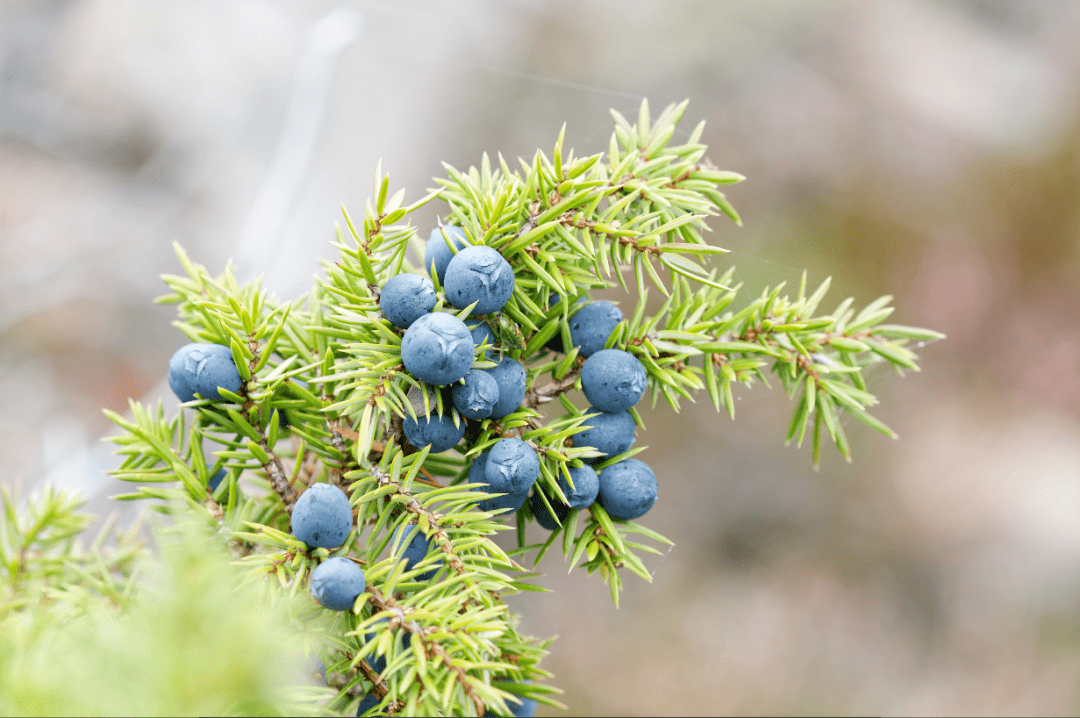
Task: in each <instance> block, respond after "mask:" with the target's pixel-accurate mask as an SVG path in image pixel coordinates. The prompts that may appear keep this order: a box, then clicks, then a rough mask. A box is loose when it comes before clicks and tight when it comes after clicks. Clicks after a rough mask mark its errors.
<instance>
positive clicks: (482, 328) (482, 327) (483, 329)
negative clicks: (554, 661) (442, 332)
mask: <svg viewBox="0 0 1080 718" xmlns="http://www.w3.org/2000/svg"><path fill="white" fill-rule="evenodd" d="M465 326H467V327H468V328H469V334H471V335H472V338H473V344H474V345H475V346H478V347H479V346H481V345H482V344H483V343H484V342H485V341H486V342H487V343H488V345H489V346H492V347H494V346H495V332H493V331H491V327H489V326H488V323H487V322H485V321H484V320H483V319H473V318H470V319H467V320H465ZM494 353H495V350H494V349H485V350H484V359H491V358H492V356H493V355H494Z"/></svg>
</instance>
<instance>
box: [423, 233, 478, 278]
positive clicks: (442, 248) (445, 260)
mask: <svg viewBox="0 0 1080 718" xmlns="http://www.w3.org/2000/svg"><path fill="white" fill-rule="evenodd" d="M444 233H445V236H444ZM448 240H449V241H450V242H453V244H454V249H456V250H457V251H459V252H460V251H461V250H462V249H464V248H465V247H468V246H469V240H468V238H467V237H466V236H465V230H463V229H462V228H461V227H455V226H453V225H446V226H444V227H442V228H439V227H436V228H435V229H433V230H431V236H430V237H429V238H428V243H427V247H425V248H424V269H426V270H427V271H428V272H429V273H430V272H431V271H432V270H431V264H432V262H434V263H435V274H436V275H437V276H438V277H439V284H442V283H443V279H444V278H445V277H446V265H448V264H450V260H451V259H453V258H454V250H452V249H450V245H449V244H447V241H448Z"/></svg>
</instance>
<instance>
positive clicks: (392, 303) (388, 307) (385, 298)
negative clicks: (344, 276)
mask: <svg viewBox="0 0 1080 718" xmlns="http://www.w3.org/2000/svg"><path fill="white" fill-rule="evenodd" d="M437 301H438V298H437V297H436V296H435V285H434V284H432V283H431V280H430V279H428V278H427V277H421V276H420V275H419V274H397V275H395V276H393V277H390V280H389V281H388V282H387V283H386V284H385V285H383V288H382V292H381V293H380V294H379V308H380V309H382V313H383V314H384V315H385V316H386V318H387V319H389V320H390V322H391V323H392V324H393V325H394V326H396V327H401V328H402V329H408V328H409V327H411V326H412V324H413V322H415V321H416V320H417V319H419V318H420V317H422V316H424V315H425V314H428V313H429V312H430V311H431V310H432V309H434V308H435V303H436V302H437Z"/></svg>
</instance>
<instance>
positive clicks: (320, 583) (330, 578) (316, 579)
mask: <svg viewBox="0 0 1080 718" xmlns="http://www.w3.org/2000/svg"><path fill="white" fill-rule="evenodd" d="M364 588H366V585H365V582H364V572H363V570H362V569H361V568H360V567H359V566H357V565H356V564H355V563H353V562H352V561H350V560H349V559H347V558H345V557H344V556H335V557H333V558H328V559H326V560H325V561H323V562H322V563H320V564H319V565H318V566H316V567H315V570H314V571H312V572H311V595H312V596H314V597H315V600H316V601H318V602H319V605H320V606H322V607H323V608H328V609H330V610H331V611H351V610H352V607H353V604H354V603H355V602H356V599H357V598H358V597H359V596H360V594H361V593H363V592H364Z"/></svg>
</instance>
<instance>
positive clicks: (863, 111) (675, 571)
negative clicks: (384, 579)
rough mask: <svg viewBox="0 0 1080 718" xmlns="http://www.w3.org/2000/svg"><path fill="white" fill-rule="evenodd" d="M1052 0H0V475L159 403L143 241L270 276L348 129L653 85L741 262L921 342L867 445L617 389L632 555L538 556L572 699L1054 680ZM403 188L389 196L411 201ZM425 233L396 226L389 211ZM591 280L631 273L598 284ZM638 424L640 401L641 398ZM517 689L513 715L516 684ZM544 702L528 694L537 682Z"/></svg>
mask: <svg viewBox="0 0 1080 718" xmlns="http://www.w3.org/2000/svg"><path fill="white" fill-rule="evenodd" d="M1077 37H1080V4H1077V3H1063V2H1052V1H1049V2H1048V1H1036V0H1030V1H1027V2H1023V3H1014V2H1006V1H1004V0H1001V1H998V0H963V1H961V0H953V1H948V2H946V1H942V2H924V1H920V0H913V1H910V2H900V1H871V2H863V1H855V0H851V1H846V2H841V1H824V0H822V1H811V0H804V1H802V2H788V1H781V0H768V1H764V0H752V1H749V0H748V1H746V2H682V1H679V2H676V1H673V0H669V1H667V2H663V3H660V2H632V1H628V0H604V1H600V0H591V1H582V0H577V1H566V2H540V1H539V0H534V1H527V0H517V1H511V0H504V1H501V2H496V1H494V0H487V1H482V0H464V1H457V2H451V1H450V0H433V1H430V2H419V1H415V0H413V1H410V0H399V1H390V0H387V1H386V2H348V1H347V0H336V1H334V2H328V1H326V0H317V1H311V2H304V3H298V2H286V1H284V0H172V1H171V2H168V3H158V2H145V1H144V2H138V1H135V0H66V1H60V0H53V1H42V2H30V1H28V0H23V1H21V2H20V1H18V0H9V1H8V2H5V3H3V4H0V469H2V481H3V483H5V484H18V485H21V486H22V487H23V488H24V490H26V489H31V488H33V487H35V486H40V485H41V482H43V481H51V482H55V483H58V484H60V485H64V486H75V487H79V488H81V489H82V490H84V491H86V492H87V493H88V494H89V495H91V496H92V497H94V502H93V505H94V506H95V507H97V508H98V509H100V510H107V509H108V508H109V505H108V501H107V499H106V498H105V497H107V496H108V494H109V493H112V492H114V491H115V487H113V486H111V485H110V484H109V483H108V482H106V481H105V480H104V479H103V478H102V476H101V472H102V470H103V469H104V468H107V465H108V452H107V450H106V449H104V448H103V445H102V444H101V443H100V441H99V438H100V437H101V436H103V435H106V434H107V433H109V431H110V425H109V423H108V422H107V421H106V420H105V418H104V417H103V416H102V413H101V408H102V407H107V408H110V409H114V410H117V411H122V410H124V409H125V407H126V402H127V399H128V397H135V398H140V397H141V398H144V399H148V400H156V398H157V397H158V396H163V397H164V398H165V400H166V401H173V398H172V396H171V395H170V394H168V390H167V388H166V387H165V385H164V384H163V383H162V379H163V377H164V374H165V367H166V366H167V362H168V359H169V357H170V356H171V354H172V352H173V351H174V350H175V349H176V348H177V347H179V346H180V345H181V344H183V343H184V342H185V339H184V337H183V336H182V334H181V333H180V332H179V331H178V330H176V329H174V328H173V327H171V325H170V321H171V319H172V312H171V309H170V308H169V307H158V306H156V305H154V304H153V303H152V299H153V298H154V297H155V296H157V295H159V294H162V293H164V291H165V290H164V286H163V284H162V283H161V282H160V280H159V275H161V274H162V273H177V272H179V271H180V270H179V266H178V264H177V262H176V260H175V258H174V255H173V252H172V248H171V244H172V242H174V241H178V242H181V243H182V244H183V245H184V246H185V247H186V248H187V250H188V252H189V253H190V254H191V255H192V257H193V258H194V259H195V260H196V261H199V262H201V263H203V264H205V265H207V266H208V267H210V268H211V269H215V270H216V269H220V268H221V267H223V265H224V263H225V261H226V260H227V259H229V258H233V259H235V260H236V261H237V263H238V265H239V266H240V268H241V271H242V272H243V273H246V274H247V275H248V276H254V275H255V274H257V273H263V274H264V276H265V280H266V284H267V285H268V286H269V287H270V288H271V289H272V290H273V291H275V292H276V293H277V294H278V295H279V296H282V297H291V296H295V295H298V294H300V293H302V292H304V291H306V290H307V289H308V288H309V287H310V285H311V282H312V277H313V275H314V274H316V273H317V272H318V262H317V257H319V256H322V257H330V256H332V255H331V252H332V250H331V247H330V246H329V241H330V240H331V238H332V233H333V227H334V223H335V222H336V221H338V219H339V217H340V210H339V204H340V203H342V202H343V203H344V204H345V205H346V206H348V207H352V208H355V210H356V211H360V210H361V208H362V207H363V204H364V202H365V200H366V198H367V197H368V196H369V194H370V193H371V189H372V188H371V178H372V176H373V172H374V168H375V166H376V164H377V162H378V161H379V160H380V159H381V160H382V163H383V168H384V170H387V171H389V172H390V174H391V180H392V184H393V185H394V186H395V187H402V186H404V187H406V188H407V197H411V198H417V197H419V196H420V195H421V194H422V193H423V191H424V190H425V189H427V188H429V187H431V186H433V182H432V180H431V177H432V176H434V175H437V174H440V173H441V164H440V163H441V161H444V160H445V161H447V162H449V163H451V164H453V165H455V166H458V167H467V166H468V165H469V164H470V163H475V162H477V161H478V159H479V156H480V154H481V152H483V151H488V152H490V153H495V152H502V153H503V154H504V155H505V156H507V157H508V158H512V157H515V156H519V155H521V156H529V155H531V154H532V153H533V152H534V151H535V148H536V147H538V146H539V147H543V148H545V149H549V148H550V147H551V145H552V144H553V142H554V139H555V137H556V135H557V133H558V131H559V128H560V126H561V125H562V123H563V122H564V121H565V122H566V123H567V143H568V145H571V146H573V147H575V148H576V149H577V151H578V152H579V153H580V154H588V153H592V152H597V151H602V150H604V149H606V146H607V139H608V136H609V134H610V131H611V130H610V128H611V123H610V118H609V116H608V113H607V110H608V108H609V107H614V108H617V109H619V110H620V111H622V112H623V113H624V114H628V115H631V114H632V113H633V112H634V111H635V110H636V108H637V105H638V103H639V102H640V100H641V98H642V97H648V98H649V100H650V102H651V104H652V106H653V108H654V110H656V111H658V110H659V109H661V108H662V107H663V106H664V105H665V104H667V103H669V102H674V101H679V100H682V99H684V98H690V100H691V103H690V107H689V109H688V111H687V115H686V119H685V120H684V123H685V130H686V131H687V133H688V132H689V130H690V129H692V127H693V125H694V124H695V123H696V122H697V121H698V120H699V119H705V120H707V122H708V124H707V127H706V130H705V135H704V141H705V142H707V143H708V144H709V145H710V147H711V150H710V157H711V159H712V160H713V161H714V162H715V163H716V164H717V165H719V166H720V167H722V168H724V169H731V170H735V171H738V172H741V173H743V174H745V175H747V176H748V177H749V181H747V182H745V183H743V184H741V185H737V186H735V187H734V188H732V190H731V192H730V193H729V197H730V198H731V199H732V201H733V202H734V203H735V205H736V207H737V208H738V209H739V210H740V212H741V213H742V216H743V219H744V222H745V226H744V227H743V228H741V229H740V228H736V227H735V226H734V225H732V224H731V223H729V222H727V221H726V220H720V219H717V220H716V221H714V222H713V223H712V227H713V229H714V230H715V233H714V235H713V236H714V237H715V242H716V243H717V244H720V245H722V246H725V247H727V248H729V249H731V250H732V253H731V254H729V255H725V256H724V257H723V258H722V261H723V262H725V263H733V264H735V265H736V266H737V267H738V278H739V279H740V280H741V281H742V282H744V284H745V285H746V287H747V289H748V293H751V294H752V293H756V292H757V291H759V290H760V288H761V287H762V286H763V285H765V284H775V283H777V282H779V281H788V282H794V281H797V280H798V277H799V275H800V273H801V271H802V269H803V268H804V267H805V268H807V269H808V270H809V273H810V279H811V281H812V282H817V281H820V280H822V279H824V278H825V276H828V275H831V276H832V277H833V288H834V289H833V290H832V294H831V299H830V300H829V301H827V302H826V304H835V303H838V302H839V301H840V300H841V299H843V298H844V297H846V296H849V295H850V296H854V297H855V298H856V300H857V302H858V303H860V304H865V303H866V302H868V301H870V300H872V299H873V298H875V297H877V296H878V295H880V294H892V295H895V296H896V303H897V305H898V307H899V309H898V311H897V312H896V314H895V315H894V319H895V320H896V321H897V322H899V323H904V324H913V325H921V326H929V327H932V328H934V329H937V330H940V331H943V332H945V333H946V334H948V335H949V338H948V340H947V341H944V342H939V343H936V344H933V345H930V346H927V347H925V349H923V350H922V358H923V363H924V371H923V372H921V373H920V374H909V375H908V376H907V377H905V378H903V379H901V378H900V377H898V376H896V375H895V374H894V373H892V372H891V370H888V369H883V370H881V371H878V372H875V373H873V375H872V377H871V384H872V387H871V388H872V389H873V390H875V391H876V392H878V393H879V395H880V396H881V399H882V404H881V405H880V407H879V408H878V412H877V413H878V415H879V416H881V417H882V418H883V419H884V420H886V421H887V422H888V423H889V424H890V425H891V426H892V427H893V428H895V429H896V430H897V431H898V433H899V434H900V440H899V441H896V442H893V441H889V440H887V439H885V438H884V437H882V436H880V435H878V434H876V433H873V432H871V431H870V430H869V429H867V428H865V427H863V426H862V425H861V424H858V423H854V424H852V425H849V426H848V432H849V435H850V436H851V440H852V444H853V448H854V452H855V462H854V463H853V464H852V465H847V464H845V463H844V462H843V461H842V460H840V459H839V457H838V456H837V455H835V453H830V452H826V453H825V455H824V460H823V462H822V466H821V470H820V471H819V472H815V471H813V469H812V467H811V460H810V456H809V452H808V451H807V450H805V449H803V450H801V451H800V450H796V449H795V448H794V447H791V448H784V446H783V438H784V431H785V429H786V425H787V418H788V416H789V415H790V411H791V409H792V406H791V405H790V404H789V402H788V400H787V398H786V397H785V396H784V394H783V392H781V391H779V390H778V389H774V390H772V391H770V390H769V389H767V388H765V387H763V386H758V387H755V388H754V389H753V390H744V391H742V392H740V393H738V399H739V404H738V405H737V406H738V414H737V418H736V421H734V422H733V421H731V420H730V419H729V418H727V417H726V415H717V414H716V413H714V411H713V410H712V408H711V406H710V405H708V402H707V400H706V399H705V398H704V397H703V401H702V402H701V403H699V404H697V405H694V406H687V407H684V409H683V411H682V413H680V414H678V415H673V414H672V412H671V411H670V410H669V409H667V408H666V407H663V406H661V407H658V409H657V410H655V411H653V412H647V413H646V416H645V418H646V421H647V423H648V426H649V428H648V431H647V432H642V433H639V439H638V442H639V445H648V446H649V447H650V448H649V451H648V452H647V453H646V454H645V455H643V456H642V457H641V458H644V459H646V460H647V461H648V462H649V463H650V464H651V465H652V466H653V468H654V469H655V470H656V473H657V474H658V476H659V477H660V482H661V493H660V497H661V498H660V501H659V503H658V504H657V506H656V508H655V509H654V510H653V511H652V512H651V513H650V514H649V516H648V519H647V521H648V523H649V525H651V526H653V527H654V528H656V529H657V530H659V531H661V532H662V533H665V534H666V535H668V536H670V537H671V538H672V539H673V540H674V541H675V542H676V544H677V545H676V547H675V548H674V549H673V550H672V551H670V553H669V554H668V555H666V556H665V557H664V558H663V559H659V558H658V559H656V560H655V561H653V563H652V565H651V568H653V569H654V571H655V580H654V582H653V583H652V584H646V583H644V582H642V581H639V580H637V579H636V578H635V577H633V576H630V577H629V578H628V588H627V590H626V592H625V595H624V599H623V604H622V607H621V608H620V609H618V610H616V609H615V608H614V607H613V606H612V605H611V601H610V598H609V596H608V594H607V590H606V587H605V586H604V585H603V584H602V583H601V582H600V581H599V580H597V579H596V578H595V577H594V578H589V577H586V576H585V574H584V572H574V573H572V574H570V575H567V572H566V570H565V567H564V566H563V564H562V563H561V557H559V556H556V555H551V556H549V557H548V558H546V559H545V562H544V564H542V566H543V568H544V570H545V571H546V572H547V574H548V575H547V577H546V578H545V579H544V581H545V583H546V584H547V585H548V586H550V587H551V588H552V589H554V593H553V594H547V595H528V596H525V597H518V598H515V599H513V600H514V607H515V609H516V610H519V611H521V612H522V614H523V627H524V628H525V629H526V630H527V631H528V632H531V633H533V634H535V635H539V636H550V635H556V634H558V635H559V636H560V639H559V640H558V641H557V642H556V643H555V644H554V646H553V649H552V655H551V656H550V660H549V661H548V664H547V667H548V668H549V669H550V670H552V671H553V672H554V673H555V682H556V684H557V685H560V686H562V687H563V688H565V690H566V694H565V696H564V701H565V702H566V703H567V704H568V705H569V706H570V709H571V712H572V713H573V714H577V715H588V714H596V715H612V714H641V715H646V714H654V715H656V714H673V713H674V714H717V713H738V714H762V713H780V714H800V713H822V712H825V713H833V712H835V713H870V714H875V713H882V714H934V715H944V714H957V715H965V714H967V715H970V714H1032V715H1036V714H1038V715H1046V714H1075V713H1077V712H1080V693H1078V688H1080V681H1078V678H1080V618H1078V613H1077V609H1078V603H1080V602H1078V598H1080V255H1078V242H1080V213H1078V210H1080V120H1078V118H1080V114H1078V110H1080V43H1078V42H1077V41H1076V38H1077ZM438 211H439V207H438V206H436V205H435V204H433V205H429V206H428V207H426V208H425V210H424V212H425V214H423V215H422V217H421V218H420V221H421V223H422V224H424V223H426V224H424V226H428V225H431V224H433V223H434V222H435V218H436V214H437V213H438ZM422 233H424V234H426V230H423V232H422ZM620 296H621V297H622V298H623V299H624V300H625V301H626V302H627V303H628V302H629V301H630V298H629V297H625V295H620V293H619V292H612V293H611V297H612V298H615V299H618V298H620ZM650 419H651V421H650ZM541 711H542V712H543V709H541ZM548 712H549V713H554V712H552V711H548Z"/></svg>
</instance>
